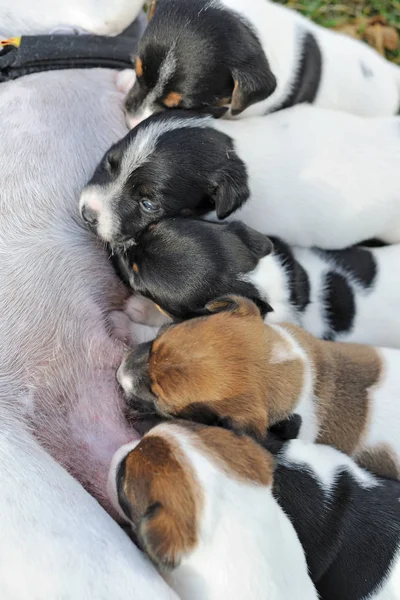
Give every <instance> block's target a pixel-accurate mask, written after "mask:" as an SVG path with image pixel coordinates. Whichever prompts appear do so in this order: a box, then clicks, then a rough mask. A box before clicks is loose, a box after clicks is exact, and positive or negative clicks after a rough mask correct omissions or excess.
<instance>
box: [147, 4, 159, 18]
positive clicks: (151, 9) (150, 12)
mask: <svg viewBox="0 0 400 600" xmlns="http://www.w3.org/2000/svg"><path fill="white" fill-rule="evenodd" d="M156 7H157V0H151V4H150V6H149V10H148V11H147V21H150V19H152V18H153V17H154V13H155V12H156Z"/></svg>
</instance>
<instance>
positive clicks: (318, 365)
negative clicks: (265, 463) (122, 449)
mask: <svg viewBox="0 0 400 600" xmlns="http://www.w3.org/2000/svg"><path fill="white" fill-rule="evenodd" d="M206 310H207V312H208V316H204V317H197V318H195V319H191V320H189V321H184V322H183V323H179V324H173V325H169V326H168V325H166V326H164V327H163V328H162V329H161V330H160V332H159V334H158V336H157V338H156V339H155V340H153V341H152V342H148V343H146V344H140V345H139V346H137V348H135V349H134V350H133V351H131V352H129V353H128V354H127V356H126V357H125V359H124V361H123V362H122V364H121V366H120V367H119V369H118V372H117V379H118V381H119V383H120V385H121V386H122V388H123V390H124V392H125V394H126V398H127V402H128V405H130V406H131V407H132V408H139V410H140V409H144V410H146V411H149V410H150V409H153V410H155V411H156V412H158V413H159V414H161V415H163V416H166V417H178V418H186V419H189V420H192V421H201V422H205V423H210V424H220V425H222V426H226V427H229V428H232V429H234V430H236V431H241V432H246V433H249V434H251V435H253V436H254V437H255V438H256V439H258V440H260V441H262V442H264V441H265V437H266V432H267V428H268V427H269V426H271V425H274V424H275V423H277V422H279V421H282V420H284V419H287V418H290V416H291V415H293V414H297V415H300V417H301V419H302V424H301V427H300V431H299V438H300V439H303V440H306V441H313V442H314V441H316V442H319V443H324V444H330V445H332V446H335V447H336V448H338V449H339V450H342V451H343V452H345V453H346V454H349V455H352V456H354V457H355V458H356V460H357V462H358V463H360V464H361V465H363V466H366V467H368V468H370V469H371V470H372V471H374V472H376V473H378V474H380V475H385V476H389V477H393V478H398V477H399V476H400V437H399V423H400V402H399V389H400V351H398V350H389V349H378V348H374V347H372V346H363V345H358V344H345V343H341V342H330V341H322V340H319V339H317V338H315V337H313V336H312V335H311V334H309V333H307V332H305V331H304V330H302V329H300V328H299V327H297V326H295V325H291V324H288V323H284V324H281V325H267V324H264V323H263V321H262V317H261V315H260V312H259V310H258V308H257V307H256V305H255V304H254V303H253V302H251V301H250V300H248V299H245V298H241V297H238V296H237V297H235V296H231V297H226V298H221V299H218V300H215V301H213V302H210V303H209V304H208V305H207V306H206Z"/></svg>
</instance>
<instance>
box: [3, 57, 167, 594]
mask: <svg viewBox="0 0 400 600" xmlns="http://www.w3.org/2000/svg"><path fill="white" fill-rule="evenodd" d="M121 101H122V96H121V95H120V94H117V92H116V91H115V73H114V72H111V71H108V70H94V69H93V70H91V71H80V72H77V71H66V72H62V71H59V72H56V71H54V72H50V73H41V74H36V75H31V76H28V77H25V78H22V79H19V80H18V81H15V82H14V81H13V82H10V83H5V84H1V86H0V114H1V115H2V126H1V129H0V180H1V192H0V214H1V219H0V259H1V269H0V337H1V343H0V365H1V375H0V431H1V438H0V457H1V458H0V462H1V469H0V488H1V493H0V523H1V525H0V528H1V532H2V534H1V543H0V556H1V560H0V563H1V566H0V597H1V598H2V600H32V598H38V599H40V600H55V599H56V598H61V597H62V598H65V599H68V600H92V599H94V598H96V599H97V598H99V599H101V598H104V599H107V600H109V599H111V598H112V599H113V600H114V599H121V600H123V599H125V598H126V597H127V595H130V594H131V595H132V597H135V598H137V599H143V600H148V599H149V598H150V599H151V600H164V599H165V600H167V599H172V598H176V597H175V595H174V594H173V593H172V591H170V590H169V589H168V588H167V586H166V585H165V583H164V582H163V581H162V579H161V578H160V577H159V575H158V574H157V572H156V571H155V569H153V567H152V566H151V565H149V564H148V563H147V562H146V561H145V560H144V559H143V557H142V555H141V554H140V553H139V551H138V550H136V548H135V547H134V546H133V545H132V544H131V543H130V542H129V540H128V539H127V538H125V537H124V535H123V533H122V531H121V530H120V529H119V528H118V526H117V525H116V524H115V523H114V522H113V521H112V519H111V517H109V516H108V515H107V514H106V513H105V511H104V510H103V508H101V507H100V505H99V504H98V503H97V502H96V501H95V500H93V499H92V498H91V497H90V496H89V494H88V493H87V492H86V491H85V490H84V489H83V488H82V487H81V486H80V485H79V484H78V483H77V482H76V481H74V479H72V477H71V476H70V475H68V474H67V472H66V471H65V470H63V468H62V467H61V466H59V465H58V464H57V463H56V462H54V461H53V459H51V458H50V456H49V455H48V454H46V452H45V451H44V450H43V448H42V447H41V446H39V444H38V442H37V441H36V440H35V439H33V438H32V437H31V436H30V435H29V434H28V432H27V430H28V428H29V430H31V431H32V433H33V434H34V436H35V437H36V439H39V440H40V441H41V442H42V443H43V445H44V446H45V447H46V448H48V449H49V450H50V451H51V453H52V454H53V456H54V457H55V458H56V459H57V460H58V461H60V462H61V463H62V464H63V465H65V466H66V467H67V468H68V469H69V470H70V471H71V472H72V473H74V474H75V475H76V476H77V477H78V478H79V479H80V480H81V481H82V482H84V484H85V486H86V487H87V488H88V489H90V490H91V491H92V492H93V493H95V494H96V495H97V497H98V498H99V499H100V500H101V501H102V502H103V503H105V497H106V490H105V485H106V477H107V472H108V465H109V460H110V459H111V455H112V454H113V452H114V450H115V449H116V448H117V447H119V446H120V445H121V443H126V442H127V441H129V439H132V438H134V437H135V432H134V431H132V430H131V429H130V428H129V427H128V425H127V423H126V422H125V420H124V419H123V416H122V412H121V407H120V401H121V397H120V394H119V393H118V389H117V386H116V383H115V366H116V365H117V364H118V361H119V360H120V357H121V356H122V352H123V347H122V345H121V344H118V343H117V342H115V341H114V340H112V339H111V338H110V337H109V336H108V334H107V329H106V323H105V316H106V313H107V311H108V310H109V309H110V308H112V307H113V306H119V305H120V303H121V301H122V298H123V292H122V289H121V287H120V284H119V283H118V281H117V280H116V277H115V276H114V274H113V271H112V268H111V266H110V265H109V264H108V262H107V258H106V256H105V254H104V252H103V251H102V249H101V248H100V247H98V246H96V245H95V244H94V243H91V241H90V236H89V235H88V233H87V231H86V230H85V229H84V228H83V227H82V225H81V222H80V219H79V216H78V207H77V198H78V194H79V191H80V189H81V187H82V185H83V184H84V182H85V181H86V179H87V177H88V176H90V173H91V171H92V170H93V169H94V167H95V165H96V163H97V161H98V160H99V158H100V157H101V155H102V154H103V152H104V151H105V150H106V149H107V147H108V146H109V145H110V144H111V143H113V142H114V141H115V140H116V139H118V137H120V136H122V135H123V134H124V132H125V127H124V118H123V112H122V109H121Z"/></svg>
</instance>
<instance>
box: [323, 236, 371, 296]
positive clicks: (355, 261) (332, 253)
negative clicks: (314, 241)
mask: <svg viewBox="0 0 400 600" xmlns="http://www.w3.org/2000/svg"><path fill="white" fill-rule="evenodd" d="M314 251H315V252H316V253H317V254H319V255H320V256H322V257H328V258H330V259H333V261H334V262H335V264H336V265H337V266H338V267H340V268H341V269H343V271H345V273H347V274H348V275H349V276H350V277H352V278H353V279H355V280H356V281H357V282H358V283H359V284H360V285H362V286H363V287H364V288H369V287H371V286H372V285H373V283H374V281H375V278H376V274H377V266H376V261H375V258H374V256H373V254H372V252H371V251H370V250H368V249H367V248H360V247H358V246H353V247H351V248H347V249H345V250H320V249H316V248H315V249H314Z"/></svg>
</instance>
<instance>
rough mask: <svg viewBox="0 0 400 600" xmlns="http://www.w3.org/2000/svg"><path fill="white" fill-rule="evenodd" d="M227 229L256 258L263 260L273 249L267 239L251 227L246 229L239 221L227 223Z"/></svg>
mask: <svg viewBox="0 0 400 600" xmlns="http://www.w3.org/2000/svg"><path fill="white" fill-rule="evenodd" d="M228 229H230V230H231V231H233V232H234V233H236V235H237V236H238V237H239V238H240V239H241V240H242V242H243V243H244V244H245V245H246V246H247V247H248V248H249V249H250V250H251V252H252V253H253V254H254V256H255V257H256V258H263V257H264V256H267V255H268V254H271V252H272V251H273V249H274V245H273V243H272V242H271V240H270V239H269V237H267V236H266V235H264V234H263V233H260V232H259V231H256V230H255V229H252V228H251V227H247V225H245V224H244V223H242V222H241V221H232V223H229V225H228Z"/></svg>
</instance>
